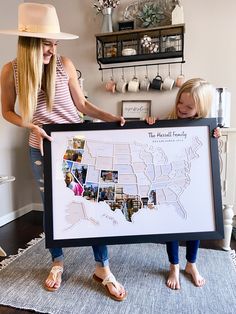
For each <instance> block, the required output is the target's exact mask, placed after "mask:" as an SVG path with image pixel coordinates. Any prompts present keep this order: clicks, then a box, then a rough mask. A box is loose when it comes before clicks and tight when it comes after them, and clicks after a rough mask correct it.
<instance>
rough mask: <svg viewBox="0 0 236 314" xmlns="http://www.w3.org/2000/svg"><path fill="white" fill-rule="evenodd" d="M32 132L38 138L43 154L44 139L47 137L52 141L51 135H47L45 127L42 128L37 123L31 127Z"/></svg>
mask: <svg viewBox="0 0 236 314" xmlns="http://www.w3.org/2000/svg"><path fill="white" fill-rule="evenodd" d="M31 132H33V133H34V134H35V136H36V138H37V140H38V143H39V150H40V153H41V155H42V156H43V139H44V138H46V139H47V140H49V141H50V142H51V141H52V138H51V136H49V135H47V133H46V132H45V131H44V129H42V128H40V127H39V126H37V125H33V127H32V128H31Z"/></svg>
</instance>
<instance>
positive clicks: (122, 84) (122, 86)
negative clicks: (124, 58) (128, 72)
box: [116, 77, 128, 93]
mask: <svg viewBox="0 0 236 314" xmlns="http://www.w3.org/2000/svg"><path fill="white" fill-rule="evenodd" d="M127 85H128V83H127V81H126V80H125V79H124V77H122V78H121V79H119V81H118V82H117V83H116V90H117V92H119V93H125V92H126V87H127Z"/></svg>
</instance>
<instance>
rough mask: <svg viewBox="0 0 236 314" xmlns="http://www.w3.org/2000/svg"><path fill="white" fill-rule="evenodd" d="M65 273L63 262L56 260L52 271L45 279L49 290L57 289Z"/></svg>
mask: <svg viewBox="0 0 236 314" xmlns="http://www.w3.org/2000/svg"><path fill="white" fill-rule="evenodd" d="M62 273H63V262H54V263H53V265H52V268H51V270H50V273H49V275H48V277H47V279H46V280H45V288H46V289H47V290H49V291H56V290H58V289H59V288H60V286H61V276H62Z"/></svg>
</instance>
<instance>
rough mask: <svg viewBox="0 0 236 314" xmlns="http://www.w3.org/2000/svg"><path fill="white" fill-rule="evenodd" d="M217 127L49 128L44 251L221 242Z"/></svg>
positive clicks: (180, 123)
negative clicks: (104, 246)
mask: <svg viewBox="0 0 236 314" xmlns="http://www.w3.org/2000/svg"><path fill="white" fill-rule="evenodd" d="M215 126H216V122H215V119H202V120H166V121H158V122H157V123H156V124H155V125H148V124H147V123H145V122H144V121H130V122H127V123H126V124H125V126H123V127H121V126H119V124H116V123H90V124H61V125H46V126H44V129H45V130H46V132H47V133H48V134H49V135H50V136H52V138H53V141H52V142H49V141H46V140H45V142H44V152H45V157H44V158H45V159H44V162H45V215H46V217H45V218H46V219H45V222H46V226H45V227H46V246H47V247H57V246H62V247H66V246H84V245H95V244H118V243H135V242H153V241H163V240H164V241H171V240H174V239H176V240H194V239H219V238H222V237H223V223H222V203H221V189H220V174H219V158H218V143H217V139H215V138H213V137H212V135H211V134H212V131H213V129H214V127H215Z"/></svg>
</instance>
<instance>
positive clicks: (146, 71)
mask: <svg viewBox="0 0 236 314" xmlns="http://www.w3.org/2000/svg"><path fill="white" fill-rule="evenodd" d="M146 77H148V66H147V65H146Z"/></svg>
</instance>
